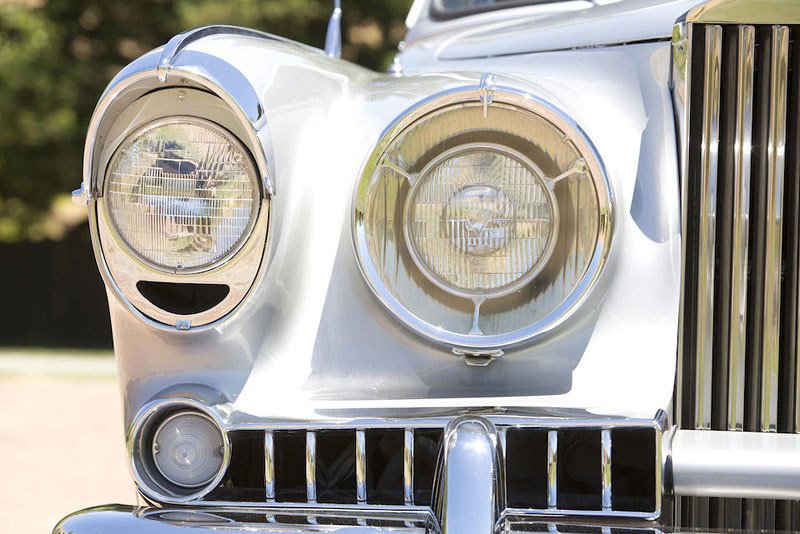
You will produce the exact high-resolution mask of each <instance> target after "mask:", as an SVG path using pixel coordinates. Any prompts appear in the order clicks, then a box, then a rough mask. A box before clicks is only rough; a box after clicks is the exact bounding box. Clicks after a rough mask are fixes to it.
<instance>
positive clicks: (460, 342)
mask: <svg viewBox="0 0 800 534" xmlns="http://www.w3.org/2000/svg"><path fill="white" fill-rule="evenodd" d="M484 95H485V91H484V87H482V86H481V85H480V84H475V85H470V86H464V87H459V88H456V89H451V90H447V91H443V92H441V93H437V94H435V95H432V96H430V97H428V98H426V99H424V100H422V101H420V102H419V103H417V104H416V105H414V106H413V107H412V108H410V109H408V110H406V111H405V112H404V113H403V114H401V115H400V116H398V117H397V118H395V119H394V121H392V123H391V124H390V125H389V126H388V127H387V128H386V129H385V130H384V131H383V133H382V134H381V139H380V141H379V142H378V144H377V145H376V147H375V149H374V150H373V152H372V154H371V155H370V157H369V158H367V161H366V162H365V164H364V166H363V167H362V169H361V173H360V178H359V180H358V181H357V183H356V184H355V187H354V190H353V195H352V214H353V219H352V235H353V248H354V250H355V255H356V258H357V260H358V265H359V269H360V270H361V274H362V275H363V277H364V279H365V280H366V282H367V284H368V286H369V287H370V289H371V290H372V292H373V293H374V294H375V295H376V297H377V298H378V300H379V301H380V302H381V304H382V305H383V306H384V307H385V308H386V309H387V310H389V311H390V312H391V313H392V315H394V316H395V317H396V318H397V319H399V320H400V321H401V322H402V323H403V324H405V325H406V326H407V327H408V328H409V329H410V330H412V331H413V332H415V333H416V334H418V335H420V336H421V337H424V338H426V339H430V340H432V341H434V342H436V343H439V344H442V345H445V346H447V347H450V348H451V349H453V348H455V349H458V350H459V351H462V353H465V352H468V351H469V350H470V349H481V350H485V349H492V350H493V349H502V348H506V347H511V346H516V345H520V344H522V343H527V342H530V341H532V340H535V339H536V338H538V337H540V336H542V335H543V334H545V333H547V332H550V331H551V330H553V329H555V328H557V327H558V326H560V325H561V324H563V323H564V322H566V321H567V320H568V319H569V317H571V316H572V314H573V313H574V312H575V311H576V310H577V309H578V308H579V307H580V306H581V305H582V304H583V303H584V302H585V300H586V299H587V297H588V296H589V293H590V291H591V289H592V288H593V287H594V285H595V282H596V281H597V279H598V278H599V277H600V274H601V272H602V270H603V267H604V266H605V264H606V261H607V259H608V256H609V254H610V250H611V245H612V238H613V229H614V224H615V222H614V221H615V219H614V203H615V201H614V195H613V191H612V188H611V183H610V181H609V178H608V175H607V173H606V170H605V167H604V165H603V163H602V160H601V159H600V156H599V154H598V152H597V150H596V148H595V147H594V145H593V144H592V142H591V140H590V139H589V138H588V136H587V135H586V134H585V133H584V132H583V130H582V129H581V128H580V126H579V125H578V124H577V123H576V122H575V121H574V120H572V119H571V118H570V117H569V116H568V115H566V114H565V113H564V112H563V111H561V110H560V109H558V108H556V107H554V106H553V105H551V104H550V103H548V102H546V101H545V100H543V99H541V98H539V97H538V96H535V95H533V94H531V93H529V92H527V91H525V90H523V89H520V88H518V87H512V86H507V85H494V86H493V90H492V103H503V104H506V105H510V106H514V107H517V108H519V109H520V110H523V111H527V112H529V113H533V114H536V115H538V116H540V117H542V118H543V119H545V120H546V121H549V122H550V123H551V124H552V125H554V126H555V127H556V128H558V129H559V130H560V131H561V132H562V133H564V135H565V136H566V137H568V138H569V140H570V141H571V142H572V143H573V144H574V145H575V147H576V149H577V151H578V152H579V153H580V154H581V155H582V156H583V159H584V161H585V163H586V166H587V169H588V170H589V171H590V173H591V175H592V176H593V177H594V184H595V188H596V190H597V199H598V205H599V212H600V219H599V221H598V235H597V243H596V246H595V248H594V250H593V251H592V256H591V261H590V262H589V264H588V268H587V270H586V273H584V276H583V278H582V279H581V280H580V282H579V283H578V284H577V286H576V288H575V289H574V291H573V292H572V293H570V295H569V296H568V297H567V298H566V299H564V301H563V302H562V303H561V304H560V305H559V306H558V307H557V308H556V309H555V310H553V311H552V312H551V313H550V314H548V315H547V316H545V317H543V318H542V319H540V320H538V321H536V322H535V323H533V324H531V325H529V326H528V327H525V328H521V329H518V330H516V331H514V332H509V333H505V334H498V335H486V336H475V335H468V334H456V333H453V332H447V331H444V330H443V329H442V328H440V327H438V326H436V325H432V324H429V323H427V322H425V321H423V320H421V319H420V318H419V317H417V316H416V315H414V314H413V313H411V312H410V311H409V310H408V309H406V308H405V307H404V306H403V305H402V304H401V303H400V302H399V301H398V300H397V299H396V298H395V297H394V296H393V295H392V293H391V292H390V291H389V290H388V289H387V288H386V286H385V284H384V282H383V280H382V279H381V276H380V274H379V272H378V269H377V268H376V266H375V265H374V264H373V263H372V260H371V258H370V255H369V252H368V250H367V236H366V231H365V228H364V224H363V211H362V210H361V209H360V208H359V206H360V204H359V191H360V184H361V182H362V181H364V180H365V179H369V177H370V176H371V175H372V172H373V171H374V169H375V167H377V166H378V165H381V164H382V161H383V160H384V159H385V158H383V155H384V152H385V150H386V149H387V148H388V147H389V146H390V145H391V143H392V142H393V141H394V140H395V138H396V137H397V136H399V135H401V134H402V132H403V131H404V130H406V129H407V128H408V127H409V126H411V125H412V124H413V123H414V122H415V121H416V120H417V119H419V118H420V117H423V116H424V115H427V114H428V113H433V112H436V111H438V110H441V109H443V108H446V107H449V106H453V105H457V104H461V103H466V102H476V101H477V102H482V96H484Z"/></svg>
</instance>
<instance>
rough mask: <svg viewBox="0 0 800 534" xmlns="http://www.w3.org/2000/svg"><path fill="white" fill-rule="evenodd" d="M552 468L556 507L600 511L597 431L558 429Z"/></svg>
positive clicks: (600, 476) (598, 434) (598, 437)
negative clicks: (554, 461)
mask: <svg viewBox="0 0 800 534" xmlns="http://www.w3.org/2000/svg"><path fill="white" fill-rule="evenodd" d="M556 471H557V483H556V484H557V493H558V508H559V509H562V510H600V509H601V508H602V492H603V482H602V466H601V454H600V431H598V430H581V429H569V430H559V432H558V462H557V469H556Z"/></svg>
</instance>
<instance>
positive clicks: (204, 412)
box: [127, 398, 231, 504]
mask: <svg viewBox="0 0 800 534" xmlns="http://www.w3.org/2000/svg"><path fill="white" fill-rule="evenodd" d="M186 412H191V413H193V414H197V415H200V416H201V417H203V418H205V419H207V420H208V421H210V422H211V423H213V425H214V426H215V427H216V429H217V430H218V431H219V432H220V435H221V436H222V442H223V447H224V448H223V451H222V463H221V464H220V469H219V471H218V472H217V474H216V475H215V476H214V478H212V479H211V480H210V481H209V482H207V483H205V484H202V485H199V486H196V487H182V486H179V485H177V484H175V483H173V482H170V481H169V480H167V479H166V477H164V480H161V481H159V480H158V475H157V476H156V477H155V478H154V477H153V475H152V472H153V471H156V472H158V471H159V469H158V467H157V466H156V465H155V463H154V461H153V462H150V457H151V455H152V443H150V440H152V438H153V437H154V436H155V435H156V432H157V430H158V428H160V427H161V426H162V425H163V424H164V422H166V421H167V420H168V419H170V418H171V417H174V416H176V415H178V414H182V413H186ZM127 447H128V454H129V461H130V466H131V473H132V475H133V479H134V483H135V485H136V487H137V489H138V490H139V492H140V493H142V495H144V496H145V497H147V498H148V499H149V500H151V501H153V502H156V503H166V504H185V503H189V502H192V501H196V500H198V499H202V498H203V497H205V496H206V495H208V494H209V493H210V492H211V491H212V490H214V488H216V487H217V486H218V485H219V484H220V483H221V482H222V479H223V478H224V477H225V473H227V471H228V467H229V466H230V462H231V440H230V436H229V435H228V432H227V429H226V427H225V425H224V423H223V421H222V420H221V418H220V417H219V414H218V413H217V412H216V411H215V410H213V409H211V408H209V407H208V406H206V405H205V404H203V403H202V402H200V401H197V400H194V399H189V398H180V399H178V398H174V399H165V400H157V401H152V402H150V403H148V404H146V405H144V406H143V407H142V408H141V409H140V410H139V412H138V413H137V414H136V416H135V417H134V419H133V423H132V425H131V428H130V431H129V432H128V437H127ZM150 463H152V464H153V465H149V464H150ZM159 475H160V473H159ZM160 476H162V477H163V475H160ZM164 481H166V482H167V483H166V484H165V483H164ZM170 486H171V487H170Z"/></svg>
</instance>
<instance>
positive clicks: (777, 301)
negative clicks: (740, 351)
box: [761, 26, 789, 432]
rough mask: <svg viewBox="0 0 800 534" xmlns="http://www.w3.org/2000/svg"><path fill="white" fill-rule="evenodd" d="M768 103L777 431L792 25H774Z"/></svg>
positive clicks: (769, 334)
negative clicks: (789, 26) (784, 196)
mask: <svg viewBox="0 0 800 534" xmlns="http://www.w3.org/2000/svg"><path fill="white" fill-rule="evenodd" d="M771 55H772V68H771V69H770V72H771V80H770V87H771V93H770V102H769V142H768V145H767V150H768V155H767V158H768V173H767V224H766V241H765V254H766V257H765V258H764V261H765V268H764V324H763V344H762V354H761V431H762V432H777V431H778V368H779V365H780V362H779V361H778V359H779V355H780V327H781V325H780V321H781V300H782V299H781V263H782V261H781V260H782V257H781V255H782V237H783V236H782V233H783V179H784V174H785V172H786V101H787V92H788V79H789V28H788V27H786V26H774V27H773V28H772V54H771Z"/></svg>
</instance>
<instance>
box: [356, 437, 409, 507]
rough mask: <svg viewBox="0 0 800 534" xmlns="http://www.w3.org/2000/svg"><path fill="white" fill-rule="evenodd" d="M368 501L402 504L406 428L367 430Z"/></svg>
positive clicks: (370, 502) (372, 502)
mask: <svg viewBox="0 0 800 534" xmlns="http://www.w3.org/2000/svg"><path fill="white" fill-rule="evenodd" d="M364 438H365V445H366V454H367V502H368V503H369V504H403V430H402V429H389V430H377V429H376V430H367V431H366V432H365V436H364Z"/></svg>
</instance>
